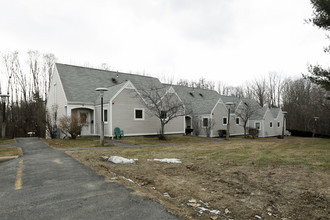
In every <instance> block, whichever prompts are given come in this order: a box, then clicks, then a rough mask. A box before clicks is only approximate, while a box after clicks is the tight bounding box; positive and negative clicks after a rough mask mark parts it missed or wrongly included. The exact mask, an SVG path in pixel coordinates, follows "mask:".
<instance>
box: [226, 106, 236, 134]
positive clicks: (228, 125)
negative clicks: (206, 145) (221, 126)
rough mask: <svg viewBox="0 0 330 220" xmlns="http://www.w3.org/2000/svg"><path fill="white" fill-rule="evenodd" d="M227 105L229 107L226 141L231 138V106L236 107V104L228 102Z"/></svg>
mask: <svg viewBox="0 0 330 220" xmlns="http://www.w3.org/2000/svg"><path fill="white" fill-rule="evenodd" d="M225 104H226V105H227V106H228V118H227V132H226V140H229V136H230V106H232V105H234V103H233V102H226V103H225Z"/></svg>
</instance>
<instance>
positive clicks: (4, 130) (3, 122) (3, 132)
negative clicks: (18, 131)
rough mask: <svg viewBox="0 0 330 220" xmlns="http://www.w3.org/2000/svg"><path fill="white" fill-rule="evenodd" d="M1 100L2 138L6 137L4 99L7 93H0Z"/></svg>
mask: <svg viewBox="0 0 330 220" xmlns="http://www.w3.org/2000/svg"><path fill="white" fill-rule="evenodd" d="M0 96H1V102H2V105H3V110H2V139H4V138H5V137H6V99H7V98H8V97H9V95H6V94H1V95H0Z"/></svg>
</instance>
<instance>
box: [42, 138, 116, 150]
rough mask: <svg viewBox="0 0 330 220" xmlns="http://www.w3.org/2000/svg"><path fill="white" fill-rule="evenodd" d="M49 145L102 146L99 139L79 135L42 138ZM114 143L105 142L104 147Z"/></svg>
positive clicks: (54, 146) (63, 147)
mask: <svg viewBox="0 0 330 220" xmlns="http://www.w3.org/2000/svg"><path fill="white" fill-rule="evenodd" d="M42 140H43V141H44V142H45V143H47V144H48V145H49V146H51V147H53V148H56V149H70V148H94V147H102V146H101V145H100V141H99V140H95V139H91V138H84V137H79V138H77V139H42ZM112 146H114V144H113V143H106V142H105V143H104V147H112Z"/></svg>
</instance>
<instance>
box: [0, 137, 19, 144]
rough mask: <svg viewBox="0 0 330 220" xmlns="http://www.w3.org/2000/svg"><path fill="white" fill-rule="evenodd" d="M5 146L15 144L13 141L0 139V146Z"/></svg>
mask: <svg viewBox="0 0 330 220" xmlns="http://www.w3.org/2000/svg"><path fill="white" fill-rule="evenodd" d="M7 144H16V140H15V139H1V138H0V145H7Z"/></svg>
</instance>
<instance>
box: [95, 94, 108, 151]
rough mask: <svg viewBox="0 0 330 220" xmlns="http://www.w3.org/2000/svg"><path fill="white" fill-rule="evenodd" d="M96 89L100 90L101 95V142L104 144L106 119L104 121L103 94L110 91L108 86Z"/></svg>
mask: <svg viewBox="0 0 330 220" xmlns="http://www.w3.org/2000/svg"><path fill="white" fill-rule="evenodd" d="M95 91H98V92H100V95H101V135H100V144H101V146H104V121H103V95H104V92H105V91H108V89H107V88H97V89H95Z"/></svg>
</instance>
